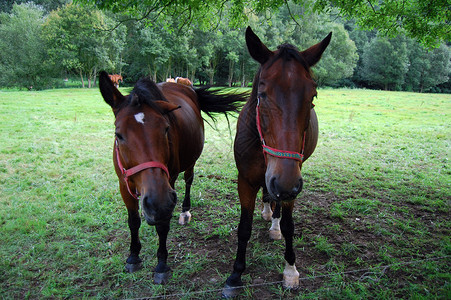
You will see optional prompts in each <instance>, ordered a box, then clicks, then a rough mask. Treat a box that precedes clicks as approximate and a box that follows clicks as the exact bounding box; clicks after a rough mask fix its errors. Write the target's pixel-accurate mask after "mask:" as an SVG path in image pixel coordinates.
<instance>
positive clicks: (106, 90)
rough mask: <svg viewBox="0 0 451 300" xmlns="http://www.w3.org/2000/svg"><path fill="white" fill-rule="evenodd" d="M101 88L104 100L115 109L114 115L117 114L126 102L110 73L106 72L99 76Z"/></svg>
mask: <svg viewBox="0 0 451 300" xmlns="http://www.w3.org/2000/svg"><path fill="white" fill-rule="evenodd" d="M99 88H100V92H101V93H102V96H103V99H104V100H105V102H106V103H108V105H109V106H111V108H112V109H113V112H114V114H116V112H117V110H118V108H119V107H120V105H121V103H122V102H123V101H124V100H125V97H124V96H123V95H122V94H121V92H119V90H118V89H117V88H116V87H115V86H114V84H113V82H112V81H111V79H110V77H109V76H108V73H107V72H105V71H102V72H100V75H99Z"/></svg>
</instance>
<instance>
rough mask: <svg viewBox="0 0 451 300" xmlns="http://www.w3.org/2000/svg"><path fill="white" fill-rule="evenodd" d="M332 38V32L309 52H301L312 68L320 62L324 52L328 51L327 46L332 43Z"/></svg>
mask: <svg viewBox="0 0 451 300" xmlns="http://www.w3.org/2000/svg"><path fill="white" fill-rule="evenodd" d="M331 38H332V32H330V33H329V34H328V35H327V36H326V37H325V38H324V40H322V41H321V42H319V43H318V44H316V45H313V46H311V47H310V48H308V49H307V50H304V51H302V52H301V54H302V55H303V56H304V58H305V60H306V61H307V63H308V65H309V66H310V67H313V66H314V65H316V63H317V62H318V61H319V60H320V58H321V55H322V54H323V52H324V50H326V48H327V46H328V45H329V43H330V39H331Z"/></svg>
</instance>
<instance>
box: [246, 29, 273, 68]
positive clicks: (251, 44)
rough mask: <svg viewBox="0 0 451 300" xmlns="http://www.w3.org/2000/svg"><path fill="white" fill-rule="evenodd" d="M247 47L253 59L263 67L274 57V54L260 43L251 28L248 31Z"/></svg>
mask: <svg viewBox="0 0 451 300" xmlns="http://www.w3.org/2000/svg"><path fill="white" fill-rule="evenodd" d="M246 45H247V49H248V50H249V54H250V55H251V57H252V58H253V59H255V60H256V61H258V62H259V63H260V64H261V65H263V64H264V63H265V62H267V61H268V59H269V58H270V57H271V56H272V55H273V52H272V51H271V50H269V49H268V48H267V47H266V46H265V45H264V44H263V43H262V42H261V41H260V39H259V38H258V36H257V35H256V34H255V33H254V32H253V31H252V29H251V27H250V26H248V27H247V29H246Z"/></svg>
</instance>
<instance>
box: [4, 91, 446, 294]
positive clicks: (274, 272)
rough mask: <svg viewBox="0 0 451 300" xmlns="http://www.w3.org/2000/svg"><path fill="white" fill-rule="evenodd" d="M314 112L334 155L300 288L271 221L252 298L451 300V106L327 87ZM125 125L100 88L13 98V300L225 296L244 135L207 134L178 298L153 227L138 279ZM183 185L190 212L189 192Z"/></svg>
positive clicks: (322, 168)
mask: <svg viewBox="0 0 451 300" xmlns="http://www.w3.org/2000/svg"><path fill="white" fill-rule="evenodd" d="M315 103H316V111H317V114H318V119H319V123H320V137H319V143H318V146H317V149H316V151H315V153H314V154H313V156H312V157H311V158H310V159H309V160H308V161H307V162H306V163H305V165H304V167H303V177H304V190H303V192H302V193H301V194H300V196H299V198H298V199H297V200H296V201H297V203H296V207H295V213H294V215H295V219H294V220H295V226H296V227H295V252H296V255H297V258H296V265H297V267H298V270H299V272H300V273H301V277H302V279H301V288H300V289H299V290H298V291H284V290H283V289H282V288H281V286H280V284H278V282H279V281H280V280H281V272H282V270H283V267H284V261H283V251H284V242H283V241H271V240H270V239H269V237H268V232H267V231H268V229H269V225H270V224H268V223H266V222H265V221H263V220H262V218H261V217H260V213H259V211H256V212H255V218H254V227H253V234H252V238H251V240H250V245H249V247H248V268H247V270H246V272H245V273H244V275H243V280H244V281H245V283H246V284H247V285H248V286H247V287H246V288H245V289H244V291H243V299H245V298H246V299H248V298H254V299H279V298H290V299H305V298H308V299H317V298H320V299H350V298H351V299H367V298H379V299H386V298H388V299H390V298H403V299H423V298H424V299H450V298H451V275H450V273H451V272H450V271H451V242H450V236H451V234H450V233H451V230H450V229H451V226H450V225H451V224H450V222H451V219H450V206H451V170H450V165H449V156H450V141H451V126H450V124H451V123H450V120H451V96H450V95H438V94H414V93H404V92H382V91H370V90H346V89H339V90H329V89H322V90H319V96H318V99H316V100H315ZM113 121H114V118H113V114H112V112H111V110H110V107H109V106H108V105H106V104H105V103H104V102H103V100H102V98H101V96H100V93H99V92H98V90H96V89H91V90H87V89H62V90H48V91H42V92H1V91H0V256H1V260H0V297H1V298H3V299H23V298H31V299H37V298H39V299H43V298H151V297H154V298H157V299H158V298H167V299H208V298H213V299H214V298H218V296H219V295H220V290H221V288H222V286H223V284H224V281H225V279H226V278H227V276H228V275H229V273H230V271H231V270H232V264H233V260H234V258H235V251H236V229H237V226H238V220H239V210H240V208H239V204H238V198H237V191H236V176H237V171H236V168H235V165H234V161H233V154H232V144H233V136H234V128H235V127H234V126H235V122H236V121H235V120H232V126H231V131H232V136H230V133H229V130H228V128H227V124H226V123H225V121H224V119H219V123H218V125H217V128H216V130H213V129H212V128H211V127H209V126H208V125H207V126H206V130H207V132H206V144H205V148H204V153H203V154H202V156H201V158H200V159H199V161H198V164H197V168H196V169H195V172H196V173H195V179H194V184H193V189H192V199H193V208H192V214H193V220H192V223H191V224H190V225H188V226H186V227H180V226H179V225H178V224H177V219H176V218H173V220H172V222H171V231H170V233H169V240H168V249H169V255H170V256H169V264H170V266H171V267H172V270H173V274H172V279H171V281H170V284H168V285H166V286H156V285H154V284H153V283H152V269H153V267H154V266H155V265H156V249H157V238H156V232H155V229H154V228H153V227H150V226H148V225H147V224H145V222H144V223H143V226H142V227H141V238H142V243H143V249H142V252H141V253H142V258H143V260H144V269H143V270H141V271H139V272H137V273H134V274H127V273H124V272H123V268H124V263H125V259H126V258H127V256H128V248H129V230H128V226H127V213H126V210H125V207H124V205H123V204H122V200H121V197H120V195H119V192H118V184H117V178H116V175H115V174H114V172H113V166H112V145H113V133H114V126H113ZM176 187H177V192H178V197H179V199H182V198H183V191H184V185H183V180H180V181H178V183H177V185H176ZM180 206H181V203H179V204H178V205H177V208H176V214H177V216H178V213H179V212H180V210H181V207H180ZM258 210H260V209H258Z"/></svg>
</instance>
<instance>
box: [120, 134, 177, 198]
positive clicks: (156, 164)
mask: <svg viewBox="0 0 451 300" xmlns="http://www.w3.org/2000/svg"><path fill="white" fill-rule="evenodd" d="M115 143H116V145H115V149H116V159H117V165H118V167H119V169H120V170H121V173H122V175H123V176H124V181H125V185H126V186H127V190H128V192H129V193H130V195H132V196H133V198H135V199H138V197H139V196H140V194H139V193H138V192H132V191H131V189H130V184H129V182H128V179H129V177H130V176H132V175H135V174H136V173H139V172H141V171H143V170H145V169H149V168H160V169H162V170H163V171H164V172H165V173H166V175H168V179H170V178H171V177H170V176H169V171H168V168H167V167H166V166H165V165H164V164H162V163H161V162H158V161H148V162H145V163H142V164H139V165H137V166H134V167H133V168H130V169H125V168H124V167H123V165H122V163H121V158H120V154H119V145H118V142H117V140H116V141H115Z"/></svg>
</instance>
